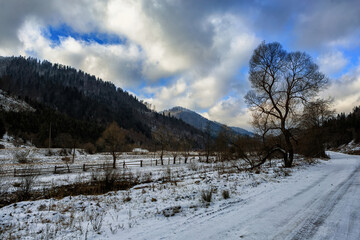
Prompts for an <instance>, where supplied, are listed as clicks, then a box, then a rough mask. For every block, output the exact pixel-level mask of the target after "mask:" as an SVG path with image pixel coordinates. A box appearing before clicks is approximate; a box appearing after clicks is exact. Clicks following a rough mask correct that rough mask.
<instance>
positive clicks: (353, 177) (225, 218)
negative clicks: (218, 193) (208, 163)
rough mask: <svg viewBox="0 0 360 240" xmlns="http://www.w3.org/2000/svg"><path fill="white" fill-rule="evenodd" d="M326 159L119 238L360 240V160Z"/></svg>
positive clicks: (341, 156) (334, 156) (333, 156)
mask: <svg viewBox="0 0 360 240" xmlns="http://www.w3.org/2000/svg"><path fill="white" fill-rule="evenodd" d="M330 155H331V160H330V161H328V162H324V163H322V164H319V165H316V166H313V167H310V168H308V169H306V170H305V171H299V172H294V173H293V174H292V176H290V177H288V178H287V179H286V180H284V181H281V182H280V183H269V184H262V185H260V186H259V187H257V188H255V190H254V191H253V192H248V193H246V194H244V197H243V198H242V199H237V200H235V199H234V200H233V201H229V202H226V203H224V204H223V205H221V206H220V207H219V208H217V209H214V211H210V212H207V213H206V214H199V215H197V216H193V215H191V216H187V217H184V216H181V217H180V216H179V217H174V218H170V219H169V221H168V222H167V223H165V224H161V225H156V224H151V223H149V224H144V225H142V226H141V230H142V231H134V232H132V231H128V232H122V234H121V235H122V236H121V238H124V239H186V240H188V239H341V240H343V239H354V240H356V239H360V156H349V155H344V154H340V153H333V152H330ZM138 230H139V229H138ZM118 237H119V236H118Z"/></svg>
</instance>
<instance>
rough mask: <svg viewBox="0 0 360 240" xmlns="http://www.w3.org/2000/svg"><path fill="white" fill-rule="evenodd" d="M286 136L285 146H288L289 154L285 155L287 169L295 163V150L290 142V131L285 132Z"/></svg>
mask: <svg viewBox="0 0 360 240" xmlns="http://www.w3.org/2000/svg"><path fill="white" fill-rule="evenodd" d="M284 136H285V144H286V150H287V153H286V154H285V155H284V156H285V158H284V165H285V167H286V168H291V167H292V164H293V161H294V148H293V145H292V143H291V140H290V133H289V131H288V130H285V132H284Z"/></svg>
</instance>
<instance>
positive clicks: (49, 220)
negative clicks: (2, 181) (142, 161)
mask: <svg viewBox="0 0 360 240" xmlns="http://www.w3.org/2000/svg"><path fill="white" fill-rule="evenodd" d="M330 156H331V160H329V161H321V160H320V161H319V162H318V163H317V164H315V165H308V164H306V163H304V162H301V161H298V165H297V166H296V167H294V168H293V169H291V170H288V169H283V168H281V167H279V166H280V164H277V166H275V165H276V164H273V166H272V167H269V166H267V167H263V168H262V170H261V171H260V172H256V173H255V172H238V171H232V172H231V171H230V172H229V171H225V169H227V168H226V166H224V165H222V166H219V165H215V164H202V163H194V164H188V165H179V166H176V167H175V166H172V167H171V168H170V167H167V166H163V167H161V166H158V167H144V168H141V169H142V170H141V171H142V174H146V173H149V172H151V173H152V174H151V176H152V178H153V179H152V180H153V182H151V183H146V184H140V185H137V186H134V187H132V188H131V189H129V190H124V191H116V192H109V193H107V194H104V195H97V196H83V195H81V196H74V197H66V198H63V199H47V200H37V201H25V202H18V203H16V204H11V205H9V206H6V207H3V208H1V209H0V238H1V239H354V240H355V239H359V238H360V212H359V211H358V209H360V188H359V187H358V186H359V184H360V157H359V156H350V155H345V154H341V153H334V152H330ZM173 167H174V168H173ZM138 169H139V168H137V170H134V171H138ZM169 169H170V170H169ZM162 175H166V176H169V175H170V177H172V178H174V179H176V181H171V182H162V181H159V180H156V179H159V178H158V177H159V176H162ZM63 176H64V175H63ZM65 176H66V175H65ZM78 180H80V179H79V178H78ZM210 193H211V194H210ZM209 196H210V200H209ZM207 198H208V199H207ZM207 200H208V201H207Z"/></svg>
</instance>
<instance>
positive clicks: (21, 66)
mask: <svg viewBox="0 0 360 240" xmlns="http://www.w3.org/2000/svg"><path fill="white" fill-rule="evenodd" d="M0 89H2V90H4V91H6V92H8V93H9V94H11V95H14V96H18V97H20V98H22V99H24V100H25V101H27V102H32V103H36V104H38V107H39V106H41V107H40V108H41V109H48V111H56V112H58V113H57V114H62V115H64V114H65V115H64V116H67V117H68V118H71V119H76V120H78V121H84V122H88V123H91V124H95V125H97V126H99V129H100V128H103V127H104V126H106V125H107V124H108V123H110V122H112V121H116V122H117V123H118V124H119V126H120V127H122V128H124V129H126V130H127V131H128V133H129V136H128V137H130V138H136V140H135V139H133V140H134V141H139V142H140V143H142V142H146V141H148V142H149V141H150V142H151V139H152V133H153V132H154V131H156V129H159V128H160V127H162V128H165V129H167V130H168V131H170V132H171V133H172V134H173V135H178V136H180V135H186V136H188V137H190V138H196V135H199V131H198V130H196V129H195V128H193V127H191V126H190V125H188V124H186V123H184V122H183V121H181V120H178V119H176V118H169V117H167V116H164V115H163V114H159V113H156V112H154V111H151V110H150V109H148V108H147V106H146V105H145V104H144V103H142V102H140V101H139V100H138V99H137V98H136V97H134V96H132V95H130V94H129V93H127V92H126V91H124V90H122V89H121V88H118V87H116V86H115V85H114V84H112V83H110V82H105V81H103V80H101V79H99V78H96V77H95V76H93V75H89V74H87V73H84V72H83V71H81V70H76V69H74V68H71V67H68V66H64V65H60V64H52V63H50V62H48V61H42V62H41V61H39V60H37V59H34V58H24V57H0ZM20 114H21V113H20ZM28 115H29V114H28ZM44 121H46V119H44ZM49 123H50V121H48V123H46V124H47V125H49ZM14 124H15V123H14ZM44 124H45V123H44ZM13 127H16V126H13ZM34 129H35V128H34Z"/></svg>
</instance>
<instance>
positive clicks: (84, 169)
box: [83, 163, 86, 172]
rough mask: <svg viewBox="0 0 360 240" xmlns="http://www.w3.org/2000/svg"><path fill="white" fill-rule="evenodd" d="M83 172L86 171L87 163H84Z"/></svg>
mask: <svg viewBox="0 0 360 240" xmlns="http://www.w3.org/2000/svg"><path fill="white" fill-rule="evenodd" d="M83 172H86V168H85V163H84V164H83Z"/></svg>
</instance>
